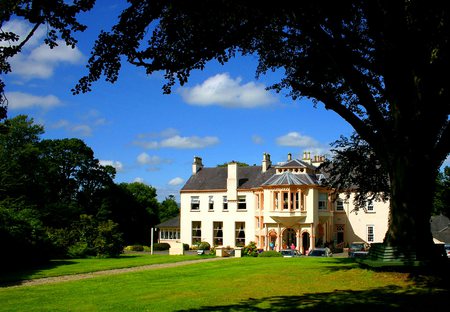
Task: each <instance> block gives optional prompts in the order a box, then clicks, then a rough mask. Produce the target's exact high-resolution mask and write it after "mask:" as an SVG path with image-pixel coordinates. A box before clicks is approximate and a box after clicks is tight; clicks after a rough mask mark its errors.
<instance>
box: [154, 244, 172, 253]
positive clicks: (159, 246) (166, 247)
mask: <svg viewBox="0 0 450 312" xmlns="http://www.w3.org/2000/svg"><path fill="white" fill-rule="evenodd" d="M169 248H170V244H168V243H156V244H153V250H156V251H162V250H169Z"/></svg>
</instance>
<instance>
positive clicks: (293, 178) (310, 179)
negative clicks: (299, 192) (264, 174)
mask: <svg viewBox="0 0 450 312" xmlns="http://www.w3.org/2000/svg"><path fill="white" fill-rule="evenodd" d="M314 184H319V182H318V179H317V176H316V175H315V174H294V173H292V172H283V173H282V174H276V175H273V176H272V177H271V178H269V179H268V180H267V181H266V182H264V183H263V184H262V185H263V186H269V185H314Z"/></svg>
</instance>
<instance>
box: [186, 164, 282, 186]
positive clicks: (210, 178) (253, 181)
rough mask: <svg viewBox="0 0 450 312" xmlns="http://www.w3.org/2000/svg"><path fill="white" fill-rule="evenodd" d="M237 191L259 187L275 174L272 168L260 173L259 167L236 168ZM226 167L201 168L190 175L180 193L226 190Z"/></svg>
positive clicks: (260, 168)
mask: <svg viewBox="0 0 450 312" xmlns="http://www.w3.org/2000/svg"><path fill="white" fill-rule="evenodd" d="M237 170H238V174H237V176H238V178H239V181H238V189H251V188H255V187H259V186H261V185H262V184H263V183H264V181H266V180H267V179H269V178H270V177H271V176H272V175H274V174H275V169H274V168H269V169H268V170H267V171H266V172H261V171H262V167H261V166H249V167H238V168H237ZM227 175H228V168H227V167H215V168H202V169H201V170H200V171H198V172H197V173H196V174H194V175H192V176H191V177H190V178H189V180H187V182H186V184H185V185H184V186H183V188H182V189H181V191H204V190H226V188H227Z"/></svg>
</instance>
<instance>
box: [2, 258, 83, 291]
mask: <svg viewBox="0 0 450 312" xmlns="http://www.w3.org/2000/svg"><path fill="white" fill-rule="evenodd" d="M75 263H76V262H75V261H71V260H51V261H49V262H45V263H40V264H36V265H34V266H29V267H27V268H5V267H3V268H2V270H0V287H8V286H14V285H20V284H21V282H22V281H24V280H28V279H30V278H31V277H33V276H34V275H35V274H36V273H38V272H40V271H44V270H49V269H53V268H56V267H59V266H65V265H71V264H75Z"/></svg>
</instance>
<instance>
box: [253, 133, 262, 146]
mask: <svg viewBox="0 0 450 312" xmlns="http://www.w3.org/2000/svg"><path fill="white" fill-rule="evenodd" d="M252 142H253V143H255V144H257V145H261V144H263V143H264V139H263V138H262V137H260V136H259V135H253V136H252Z"/></svg>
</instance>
